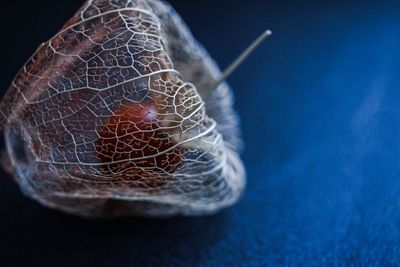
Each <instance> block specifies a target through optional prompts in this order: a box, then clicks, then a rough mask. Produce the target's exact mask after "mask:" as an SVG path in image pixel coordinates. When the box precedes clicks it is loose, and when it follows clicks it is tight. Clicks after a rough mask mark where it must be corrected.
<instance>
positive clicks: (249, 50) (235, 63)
mask: <svg viewBox="0 0 400 267" xmlns="http://www.w3.org/2000/svg"><path fill="white" fill-rule="evenodd" d="M271 34H272V32H271V31H270V30H266V31H264V32H263V33H262V34H261V35H260V36H259V37H258V38H257V39H256V40H255V41H254V42H253V43H252V44H251V45H249V46H248V47H247V48H246V50H244V51H243V52H242V53H241V54H240V55H239V57H237V58H236V60H235V61H233V62H232V63H231V64H230V65H229V67H228V68H227V69H226V70H225V71H224V73H223V74H222V75H221V77H220V78H219V79H218V80H217V81H216V82H215V83H214V85H213V88H212V89H216V88H217V87H218V86H219V85H220V84H221V83H223V82H224V81H225V80H226V79H227V78H228V77H229V76H230V75H231V74H232V73H233V72H235V70H236V69H237V68H238V67H239V66H240V65H241V64H242V63H243V62H244V61H245V60H246V59H247V58H248V57H249V56H250V55H251V54H252V53H253V52H254V50H256V48H257V47H259V46H260V44H261V43H262V42H264V41H265V40H266V39H267V38H268V37H269V36H270V35H271Z"/></svg>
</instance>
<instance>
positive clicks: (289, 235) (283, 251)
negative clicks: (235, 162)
mask: <svg viewBox="0 0 400 267" xmlns="http://www.w3.org/2000/svg"><path fill="white" fill-rule="evenodd" d="M13 2H14V3H15V4H13V5H9V6H10V8H9V9H8V10H7V13H6V14H5V15H4V16H2V17H1V18H0V19H1V22H2V25H9V27H8V28H5V29H3V30H4V32H3V34H7V35H6V36H10V37H9V39H10V42H7V43H5V42H3V44H2V48H3V49H2V50H1V58H2V61H1V64H0V65H1V73H2V79H1V88H6V87H7V86H8V85H9V82H10V81H11V80H12V77H13V75H14V74H15V73H16V71H17V69H18V68H19V67H20V66H21V65H22V64H23V61H24V60H25V59H26V58H27V57H28V56H29V55H30V54H31V53H32V52H33V51H32V50H33V49H34V48H35V47H36V46H37V44H38V43H39V42H40V41H42V40H45V39H47V38H48V37H49V35H50V34H51V33H52V32H54V31H55V30H56V29H57V27H58V26H61V24H62V23H63V21H64V20H65V19H66V18H67V17H68V16H70V14H72V13H73V11H74V10H75V9H76V8H77V7H78V6H79V5H81V4H82V2H79V1H76V2H79V3H76V2H74V6H72V4H70V3H67V2H70V1H67V2H65V1H59V2H60V6H57V8H54V9H52V7H51V3H53V1H40V4H39V3H35V4H34V5H33V4H32V5H33V7H32V8H28V11H26V10H25V11H22V9H21V8H20V9H19V10H16V7H17V6H18V2H19V3H23V1H13ZM61 2H65V3H63V4H61ZM215 2H218V3H215ZM280 2H282V3H280ZM172 4H173V5H174V6H175V7H176V8H177V10H178V11H179V12H180V13H181V14H182V16H183V18H184V19H185V20H186V21H187V23H188V24H189V26H190V27H191V29H192V31H193V33H194V35H195V36H196V38H197V39H198V40H199V41H201V42H202V43H203V44H204V45H205V47H207V49H208V50H209V51H210V53H211V54H212V55H213V56H214V57H215V59H216V60H217V61H218V62H219V63H220V64H221V65H222V66H226V65H227V64H228V63H229V62H230V60H231V59H232V58H233V57H234V56H235V55H236V54H237V53H238V52H239V51H240V50H241V49H243V48H244V47H245V46H246V45H247V44H248V43H250V41H251V40H252V39H253V38H255V37H256V36H257V35H258V34H259V33H260V32H261V31H262V30H264V29H265V28H266V27H270V28H271V29H272V30H273V36H272V37H271V39H270V40H269V41H268V42H267V43H266V44H265V45H264V46H263V47H262V48H261V49H259V50H257V52H256V54H255V55H254V56H253V57H251V59H250V60H249V61H248V62H247V63H246V64H245V65H243V66H242V67H241V68H240V70H239V71H238V72H237V73H236V74H235V76H234V77H232V78H231V79H230V84H231V86H232V88H233V89H234V91H235V95H236V106H237V109H238V112H239V114H240V115H241V118H242V126H243V132H244V140H245V143H246V150H245V153H244V155H243V159H244V162H245V164H246V168H247V172H248V187H247V190H246V194H245V195H244V197H243V199H242V201H241V202H240V203H239V204H238V205H236V206H235V207H232V208H230V209H229V210H227V211H224V212H222V213H220V214H218V215H216V216H209V217H202V218H174V219H168V220H143V219H125V220H118V221H88V220H81V219H78V218H74V217H70V216H67V215H64V214H61V213H58V212H54V211H50V210H48V209H45V208H43V207H41V206H39V205H37V204H35V203H33V202H32V201H30V200H29V199H27V198H24V197H22V196H21V194H20V192H19V190H18V189H17V187H16V185H14V184H13V183H12V182H11V181H8V180H7V179H6V176H5V175H4V177H1V178H2V179H0V213H1V220H0V229H1V236H0V255H1V257H0V265H1V266H15V265H25V266H26V265H30V266H38V265H40V266H89V265H93V266H146V265H149V266H266V265H269V266H398V265H400V245H399V244H400V207H399V203H400V178H399V175H400V142H399V136H400V123H399V121H400V105H399V101H400V91H399V87H400V37H399V36H400V17H399V12H398V11H399V10H400V9H399V8H400V6H398V4H397V6H396V5H395V4H393V3H392V4H389V3H385V2H383V1H376V2H375V3H372V2H370V3H366V1H363V2H362V3H361V2H360V3H356V2H353V1H352V2H351V3H349V2H348V1H343V2H330V3H327V1H321V2H320V3H317V2H315V3H308V4H299V3H297V2H295V1H294V2H293V3H289V2H286V1H285V2H283V1H276V2H270V1H255V0H254V1H246V2H243V1H228V0H221V1H211V0H210V1H178V0H176V1H172ZM42 5H44V6H46V8H43V7H42ZM211 5H212V6H211ZM20 6H22V5H21V4H20ZM39 6H40V7H39ZM46 12H50V13H48V14H47V13H46ZM62 16H64V17H62ZM4 20H6V21H4ZM55 21H56V22H57V23H58V25H57V26H55V25H49V24H56V22H55ZM20 23H21V24H23V23H25V24H27V25H26V27H23V28H19V29H18V31H17V28H18V25H19V24H20ZM16 31H17V32H16ZM46 32H47V34H46ZM22 36H23V37H24V38H22ZM11 39H12V40H13V41H11ZM15 40H18V41H15ZM5 49H6V50H5ZM19 51H21V53H19ZM2 176H3V175H2Z"/></svg>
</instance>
